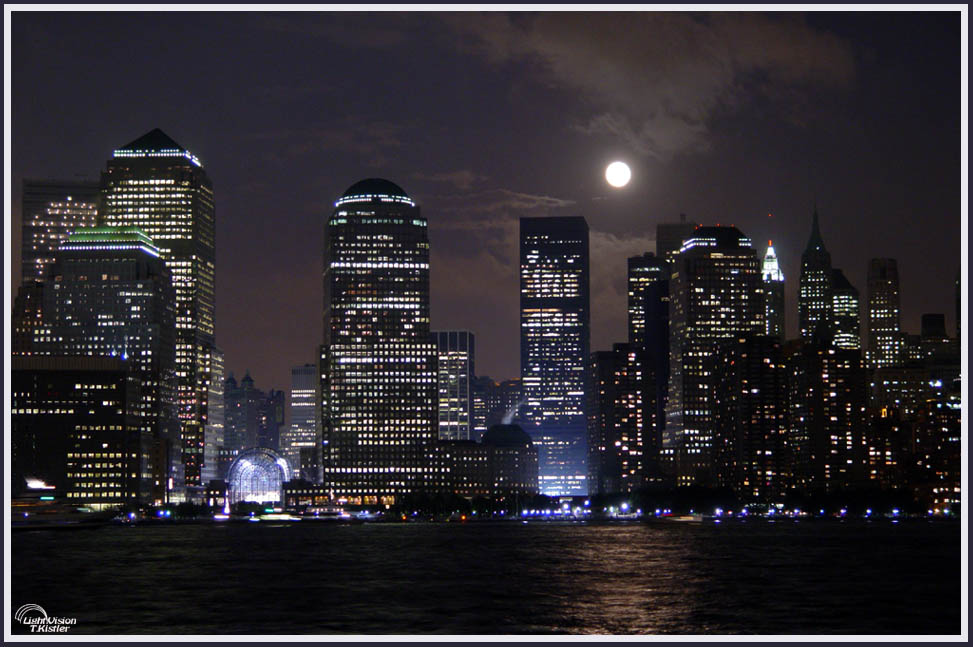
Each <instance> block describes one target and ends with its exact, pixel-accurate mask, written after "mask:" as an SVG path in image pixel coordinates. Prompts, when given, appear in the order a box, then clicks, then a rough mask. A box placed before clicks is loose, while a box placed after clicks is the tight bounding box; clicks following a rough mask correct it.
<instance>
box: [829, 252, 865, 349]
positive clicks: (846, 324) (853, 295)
mask: <svg viewBox="0 0 973 647" xmlns="http://www.w3.org/2000/svg"><path fill="white" fill-rule="evenodd" d="M860 312H861V302H860V300H859V298H858V290H856V289H855V286H853V285H852V284H851V283H849V282H848V279H847V278H845V274H844V272H842V271H841V270H832V271H831V333H832V334H833V335H834V345H835V346H836V347H837V348H853V349H855V350H861V347H862V335H861V315H860Z"/></svg>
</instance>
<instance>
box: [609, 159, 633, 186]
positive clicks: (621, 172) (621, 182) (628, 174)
mask: <svg viewBox="0 0 973 647" xmlns="http://www.w3.org/2000/svg"><path fill="white" fill-rule="evenodd" d="M605 179H606V180H608V184H610V185H612V186H613V187H615V188H616V189H620V188H622V187H623V186H625V185H626V184H628V181H629V180H631V179H632V169H630V168H629V167H628V164H626V163H625V162H612V163H611V164H609V165H608V168H606V169H605Z"/></svg>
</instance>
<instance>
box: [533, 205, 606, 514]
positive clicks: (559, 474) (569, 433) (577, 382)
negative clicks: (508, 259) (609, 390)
mask: <svg viewBox="0 0 973 647" xmlns="http://www.w3.org/2000/svg"><path fill="white" fill-rule="evenodd" d="M588 277H589V275H588V224H587V222H585V220H584V218H581V217H559V218H521V219H520V371H521V379H522V388H523V398H524V406H523V409H521V416H522V420H523V425H524V430H525V431H526V432H527V433H528V434H529V435H530V437H531V439H532V440H533V442H534V445H535V446H536V447H537V451H538V457H539V458H538V460H539V464H540V468H539V469H540V489H541V492H542V493H543V494H548V495H569V494H570V495H574V494H585V493H587V484H586V479H587V468H586V466H585V462H586V459H587V456H586V454H587V447H586V445H587V442H586V440H587V420H586V416H585V404H586V402H585V386H586V377H585V373H586V367H587V363H588V355H589V346H590V325H589V322H590V307H589V293H588V289H589V288H588V286H589V278H588Z"/></svg>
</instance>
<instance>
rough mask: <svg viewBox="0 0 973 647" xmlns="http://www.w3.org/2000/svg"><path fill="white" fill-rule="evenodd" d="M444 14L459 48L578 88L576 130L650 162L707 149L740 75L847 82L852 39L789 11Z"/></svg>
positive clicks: (738, 92) (747, 80)
mask: <svg viewBox="0 0 973 647" xmlns="http://www.w3.org/2000/svg"><path fill="white" fill-rule="evenodd" d="M446 21H447V22H448V24H449V25H450V26H451V27H452V28H453V29H454V30H455V31H456V32H457V33H458V34H460V35H461V36H462V37H461V38H459V39H458V40H457V43H458V45H459V46H461V47H463V48H465V49H468V50H471V51H474V52H476V53H478V54H480V55H481V56H483V57H485V58H486V59H487V60H488V61H491V62H493V63H495V64H505V63H510V62H517V61H527V62H530V63H533V64H534V69H535V70H536V72H537V73H538V74H539V75H540V78H541V79H542V80H543V81H545V82H547V83H550V84H553V85H556V86H560V87H564V88H566V89H569V90H575V91H580V92H581V93H582V94H583V95H584V97H585V98H586V101H587V104H588V112H589V114H588V115H587V116H581V115H579V117H578V121H577V123H576V124H575V128H576V129H577V130H578V131H580V132H583V133H587V134H607V135H612V136H614V137H618V138H620V139H622V140H623V141H625V142H626V143H627V144H628V145H630V146H631V147H632V148H633V149H634V150H635V151H637V152H639V153H641V154H643V155H651V156H654V157H658V158H661V159H665V158H668V157H670V156H672V155H674V154H677V153H681V152H684V151H692V150H699V149H705V148H707V147H708V146H709V141H708V138H707V136H708V134H709V125H710V123H711V121H712V119H713V117H714V116H715V115H716V114H717V112H718V111H719V110H720V109H729V108H733V107H736V106H739V105H740V104H741V103H744V102H746V101H747V96H746V92H745V91H744V88H745V87H748V86H749V84H751V83H757V84H758V85H757V87H762V88H763V89H764V90H765V91H772V92H773V93H774V94H775V95H776V94H777V92H778V91H777V88H778V87H781V88H784V89H786V88H787V87H788V86H792V85H846V84H847V83H849V82H850V81H851V80H852V79H853V77H854V73H855V67H854V56H853V53H852V50H851V48H850V47H849V46H848V45H847V44H845V43H844V42H842V41H841V40H840V39H839V38H837V37H835V36H833V35H831V34H828V33H824V32H821V31H817V30H815V29H813V28H811V27H809V26H808V25H807V24H806V23H805V22H804V21H803V19H802V18H800V17H790V16H787V17H770V16H766V15H761V14H714V15H709V16H705V17H698V16H692V15H688V14H675V13H601V14H577V13H567V12H556V13H545V14H539V15H534V16H529V17H523V16H510V15H506V14H496V13H492V14H486V15H478V16H476V19H471V17H470V16H469V15H453V16H449V17H448V18H447V19H446ZM761 79H766V80H767V82H766V83H763V84H761V83H759V81H760V80H761ZM771 88H773V90H771ZM779 97H780V98H786V94H785V93H784V92H783V91H782V92H781V93H780V94H779Z"/></svg>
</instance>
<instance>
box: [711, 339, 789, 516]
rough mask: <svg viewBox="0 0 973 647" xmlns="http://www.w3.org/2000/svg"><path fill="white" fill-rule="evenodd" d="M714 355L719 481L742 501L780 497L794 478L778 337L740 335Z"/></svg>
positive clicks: (715, 440)
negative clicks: (791, 471)
mask: <svg viewBox="0 0 973 647" xmlns="http://www.w3.org/2000/svg"><path fill="white" fill-rule="evenodd" d="M713 360H714V361H713V362H712V365H711V367H712V375H713V382H714V385H715V388H714V393H715V398H716V404H715V406H714V411H715V414H714V429H715V433H714V437H713V445H714V450H713V454H714V463H715V471H716V474H717V482H718V483H719V485H721V486H723V487H729V488H732V489H733V491H734V492H735V493H736V494H737V496H738V497H739V498H740V499H741V500H742V501H759V502H765V503H767V502H774V501H781V500H783V497H784V495H785V494H786V493H787V489H788V487H789V486H790V483H791V473H790V470H791V459H790V455H789V448H788V444H787V436H788V420H787V415H788V400H787V398H788V387H787V380H788V374H787V368H786V367H785V366H784V362H783V352H782V350H781V342H780V339H779V338H778V337H776V336H774V337H770V336H766V335H746V336H742V337H739V338H737V339H733V340H730V341H728V342H725V343H723V344H722V345H721V346H720V351H719V353H717V354H714V355H713Z"/></svg>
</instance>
